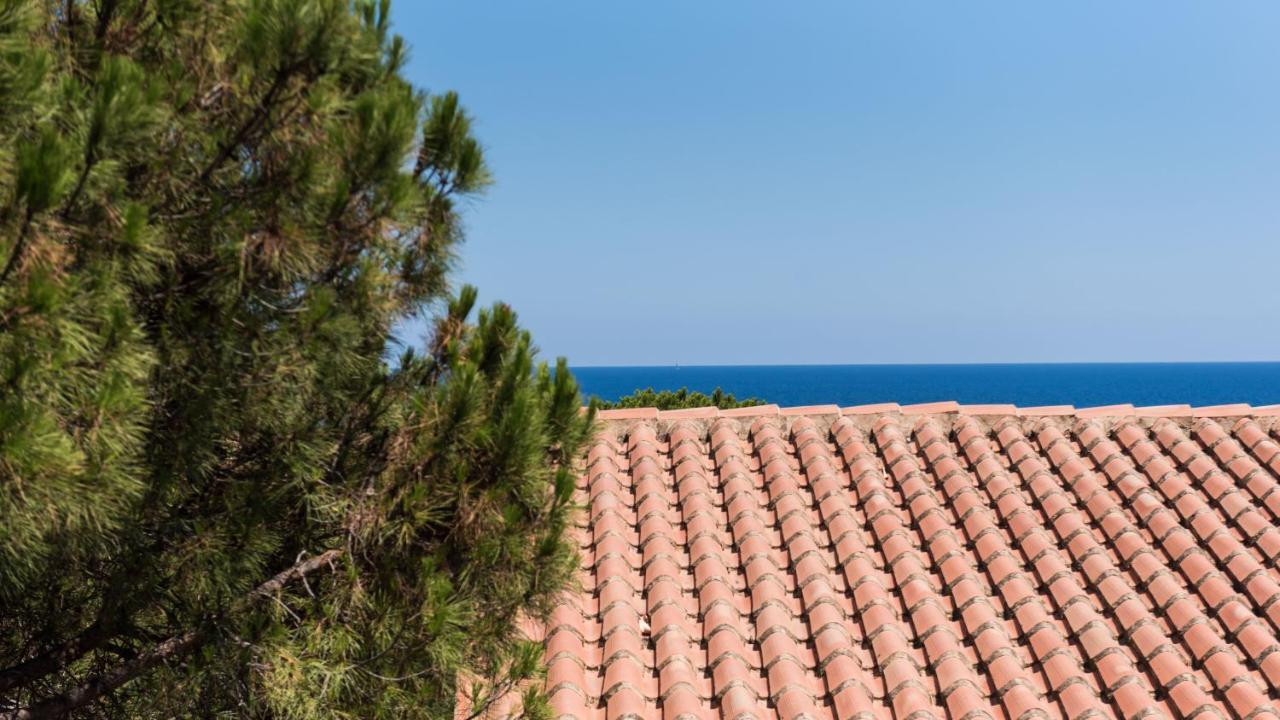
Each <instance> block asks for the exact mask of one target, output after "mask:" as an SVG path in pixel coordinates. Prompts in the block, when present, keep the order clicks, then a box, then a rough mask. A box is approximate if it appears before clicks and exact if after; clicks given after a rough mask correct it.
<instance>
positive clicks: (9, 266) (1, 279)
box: [0, 207, 35, 287]
mask: <svg viewBox="0 0 1280 720" xmlns="http://www.w3.org/2000/svg"><path fill="white" fill-rule="evenodd" d="M34 217H35V210H34V209H32V208H30V207H28V208H27V214H26V216H25V217H24V218H23V220H22V229H21V230H19V231H18V240H17V242H15V243H14V245H13V252H12V253H10V255H9V261H8V262H6V263H5V265H4V271H3V272H0V287H3V286H4V284H5V282H7V281H8V280H9V274H10V273H12V272H13V269H14V268H15V267H17V266H18V261H19V260H20V259H22V253H23V252H24V251H25V250H26V249H27V235H28V234H30V232H31V221H32V219H33V218H34Z"/></svg>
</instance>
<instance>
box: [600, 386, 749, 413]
mask: <svg viewBox="0 0 1280 720" xmlns="http://www.w3.org/2000/svg"><path fill="white" fill-rule="evenodd" d="M595 404H596V406H597V407H599V408H600V409H601V410H608V409H610V408H658V409H659V410H680V409H683V408H699V407H711V406H715V407H718V408H720V409H721V410H729V409H732V408H739V407H751V406H753V405H763V404H764V401H763V400H761V399H760V398H743V399H741V400H739V399H738V398H736V397H734V396H733V395H732V394H731V393H726V392H725V391H723V390H721V389H720V388H718V387H717V388H716V389H715V390H714V391H712V393H711V394H710V395H707V394H705V393H700V392H689V388H687V387H682V388H680V389H679V390H663V391H662V392H658V391H656V390H654V389H653V388H645V389H644V390H636V391H635V392H633V393H631V394H630V395H627V396H625V397H621V398H618V400H617V401H616V402H607V401H603V400H598V399H597V400H596V401H595Z"/></svg>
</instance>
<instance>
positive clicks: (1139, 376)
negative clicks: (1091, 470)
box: [573, 362, 1280, 407]
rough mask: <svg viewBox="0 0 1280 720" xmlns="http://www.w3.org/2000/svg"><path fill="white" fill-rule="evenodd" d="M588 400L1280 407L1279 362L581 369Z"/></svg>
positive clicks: (578, 374) (578, 372) (578, 370)
mask: <svg viewBox="0 0 1280 720" xmlns="http://www.w3.org/2000/svg"><path fill="white" fill-rule="evenodd" d="M573 373H574V375H575V376H576V377H577V379H578V382H579V384H580V385H581V387H582V391H583V395H584V397H590V396H592V395H594V396H598V397H600V398H601V399H604V400H617V399H618V398H619V397H622V396H624V395H628V394H630V393H632V392H634V391H636V390H637V389H642V388H650V387H651V388H653V389H655V390H678V389H680V388H682V387H687V388H689V389H690V390H696V391H700V392H705V393H710V392H711V391H713V390H715V389H716V388H717V387H719V388H722V389H723V390H724V391H725V392H728V393H733V394H734V395H736V396H737V397H738V398H740V399H741V398H744V397H755V398H759V399H761V400H763V401H765V402H769V403H776V404H778V405H782V406H784V407H785V406H789V405H820V404H836V405H842V406H847V405H863V404H867V403H879V402H896V403H901V404H908V403H922V402H934V401H939V400H955V401H957V402H960V403H1011V404H1013V405H1019V406H1022V407H1032V406H1036V405H1075V406H1076V407H1091V406H1096V405H1113V404H1121V403H1132V404H1133V405H1174V404H1183V403H1186V404H1190V405H1219V404H1225V403H1249V404H1251V405H1270V404H1276V403H1280V362H1230V363H1227V362H1213V363H1038V364H991V365H979V364H975V365H718V366H716V365H696V366H666V367H658V366H652V367H575V368H573Z"/></svg>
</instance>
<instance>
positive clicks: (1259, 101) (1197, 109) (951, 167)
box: [392, 0, 1280, 365]
mask: <svg viewBox="0 0 1280 720" xmlns="http://www.w3.org/2000/svg"><path fill="white" fill-rule="evenodd" d="M392 14H393V19H394V22H395V26H396V30H397V31H398V32H399V33H400V34H402V35H404V36H405V38H406V39H407V40H408V41H409V43H410V44H411V45H412V47H413V61H412V63H411V65H410V68H409V76H410V78H411V79H412V80H413V81H414V82H416V83H417V84H419V85H420V86H422V87H424V88H426V89H429V90H444V89H455V90H457V91H458V92H459V93H460V94H461V96H462V99H463V102H464V103H465V104H466V105H467V106H468V107H469V108H470V110H471V111H472V113H473V114H474V115H475V116H476V119H477V123H476V127H477V133H478V135H479V136H480V138H481V140H482V141H483V143H484V144H485V146H486V148H487V150H488V158H489V162H490V165H491V167H492V169H493V171H494V175H495V177H496V180H497V183H496V184H495V185H494V187H493V188H492V189H491V190H490V191H489V192H488V193H487V194H486V195H485V196H484V197H483V198H482V199H480V200H479V201H477V202H475V203H474V204H472V205H470V207H469V208H468V210H467V225H468V240H467V244H466V245H465V246H464V247H463V249H462V266H461V268H460V272H459V277H460V278H461V279H462V280H464V281H466V282H471V283H474V284H476V285H478V286H479V287H480V290H481V297H482V299H484V300H485V301H486V302H489V301H492V300H496V299H501V300H505V301H508V302H510V303H512V304H513V305H514V306H515V308H516V309H517V311H518V312H519V313H520V315H521V317H522V319H523V321H524V323H525V324H526V325H527V326H528V327H529V328H530V329H531V330H532V331H533V333H534V337H535V340H536V342H537V343H538V345H539V346H540V347H541V348H542V351H543V353H544V354H545V355H550V356H554V355H565V356H568V357H569V359H570V362H571V363H572V364H576V365H645V364H657V365H665V364H672V363H681V364H756V363H881V362H890V363H891V362H911V363H923V362H1040V361H1130V360H1132V361H1155V360H1168V361H1176V360H1277V359H1280V331H1278V330H1280V327H1278V326H1280V323H1278V322H1277V320H1278V318H1280V282H1277V279H1278V275H1280V86H1278V85H1277V78H1280V45H1277V44H1276V38H1277V37H1280V3H1275V2H1270V1H1267V2H1264V1H1257V2H1236V1H1231V2H1213V3H1209V2H1190V1H1179V0H1159V1H1155V0H1151V1H1131V2H1124V3H1116V2H1103V1H1100V0H1099V1H1091V0H1075V1H1073V2H1070V3H1054V4H1048V3H1026V2H1014V1H1013V0H1009V1H1008V2H980V1H978V2H965V3H951V2H929V3H925V2H911V1H908V2H874V3H873V2H860V1H859V2H854V1H850V0H843V1H831V2H826V1H822V2H819V1H816V0H815V1H810V0H806V1H805V2H796V3H778V2H769V3H766V2H754V1H746V0H735V1H734V2H728V1H712V0H697V1H696V2H689V1H688V0H670V1H669V0H645V2H623V1H619V2H600V0H593V1H585V0H584V1H573V2H569V1H560V0H545V1H542V2H523V1H520V2H517V1H515V0H512V1H510V2H487V1H475V2H450V3H442V2H420V1H418V0H413V1H412V2H411V1H410V0H398V2H396V3H394V4H393V12H392ZM408 334H409V335H412V332H411V333H408Z"/></svg>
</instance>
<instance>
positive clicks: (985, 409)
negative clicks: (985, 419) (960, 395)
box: [960, 403, 1018, 415]
mask: <svg viewBox="0 0 1280 720" xmlns="http://www.w3.org/2000/svg"><path fill="white" fill-rule="evenodd" d="M960 413H961V414H962V415H1017V414H1018V406H1017V405H1011V404H1002V403H988V404H981V403H979V404H976V405H964V404H961V405H960Z"/></svg>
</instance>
